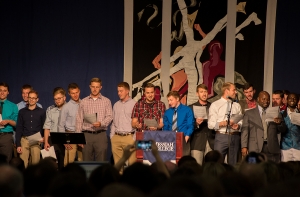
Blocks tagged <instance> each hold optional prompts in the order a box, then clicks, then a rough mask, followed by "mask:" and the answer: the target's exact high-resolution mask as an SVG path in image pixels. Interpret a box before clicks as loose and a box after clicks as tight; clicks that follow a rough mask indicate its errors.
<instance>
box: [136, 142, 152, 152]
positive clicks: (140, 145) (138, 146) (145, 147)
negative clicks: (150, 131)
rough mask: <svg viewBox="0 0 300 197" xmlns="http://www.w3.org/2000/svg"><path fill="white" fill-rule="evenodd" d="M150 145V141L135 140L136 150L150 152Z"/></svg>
mask: <svg viewBox="0 0 300 197" xmlns="http://www.w3.org/2000/svg"><path fill="white" fill-rule="evenodd" d="M151 144H152V142H151V141H150V140H137V141H136V149H142V150H151Z"/></svg>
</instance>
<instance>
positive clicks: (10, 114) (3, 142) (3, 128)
mask: <svg viewBox="0 0 300 197" xmlns="http://www.w3.org/2000/svg"><path fill="white" fill-rule="evenodd" d="M8 94H9V86H8V84H7V83H4V82H2V83H0V114H1V119H0V154H3V155H5V156H6V161H7V162H9V161H10V160H11V157H12V151H13V146H12V143H13V138H12V135H13V131H14V127H15V126H16V122H17V118H18V107H17V105H16V104H14V103H12V102H10V101H9V100H7V96H8Z"/></svg>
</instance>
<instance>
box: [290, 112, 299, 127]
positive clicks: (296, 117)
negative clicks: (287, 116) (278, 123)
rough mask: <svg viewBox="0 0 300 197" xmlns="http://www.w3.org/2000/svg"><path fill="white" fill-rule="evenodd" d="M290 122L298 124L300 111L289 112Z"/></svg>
mask: <svg viewBox="0 0 300 197" xmlns="http://www.w3.org/2000/svg"><path fill="white" fill-rule="evenodd" d="M291 123H292V124H295V125H299V126H300V113H296V112H293V113H291Z"/></svg>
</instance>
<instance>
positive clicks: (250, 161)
mask: <svg viewBox="0 0 300 197" xmlns="http://www.w3.org/2000/svg"><path fill="white" fill-rule="evenodd" d="M248 163H257V161H256V157H248Z"/></svg>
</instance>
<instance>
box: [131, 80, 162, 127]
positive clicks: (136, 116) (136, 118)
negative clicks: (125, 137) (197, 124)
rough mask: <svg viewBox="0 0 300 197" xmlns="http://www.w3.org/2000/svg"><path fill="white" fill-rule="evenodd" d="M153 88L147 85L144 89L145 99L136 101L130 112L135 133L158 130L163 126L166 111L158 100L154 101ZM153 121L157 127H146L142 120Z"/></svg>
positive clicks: (149, 84)
mask: <svg viewBox="0 0 300 197" xmlns="http://www.w3.org/2000/svg"><path fill="white" fill-rule="evenodd" d="M154 89H155V86H154V85H153V84H151V83H147V85H146V86H145V87H144V96H145V99H141V100H140V101H138V102H137V103H136V104H135V105H134V107H133V110H132V115H131V118H132V122H131V124H132V127H133V128H136V129H137V131H142V130H151V131H155V130H160V129H161V128H162V127H163V126H164V125H163V116H164V113H165V110H166V106H165V104H164V103H163V102H162V101H160V100H155V94H154ZM145 118H146V119H155V120H156V121H157V124H158V126H157V127H148V126H147V125H145V123H144V119H145Z"/></svg>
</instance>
